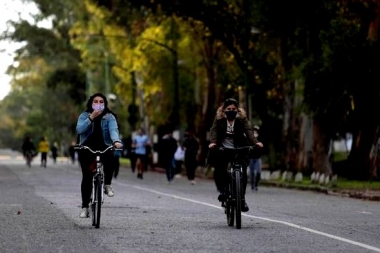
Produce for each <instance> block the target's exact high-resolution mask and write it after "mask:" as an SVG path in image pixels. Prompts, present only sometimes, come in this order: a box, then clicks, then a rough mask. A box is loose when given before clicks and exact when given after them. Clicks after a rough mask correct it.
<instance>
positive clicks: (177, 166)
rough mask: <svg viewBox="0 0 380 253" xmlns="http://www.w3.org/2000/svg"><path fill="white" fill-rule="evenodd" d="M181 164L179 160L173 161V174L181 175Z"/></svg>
mask: <svg viewBox="0 0 380 253" xmlns="http://www.w3.org/2000/svg"><path fill="white" fill-rule="evenodd" d="M182 164H183V161H181V160H175V174H176V175H177V174H180V175H181V173H182Z"/></svg>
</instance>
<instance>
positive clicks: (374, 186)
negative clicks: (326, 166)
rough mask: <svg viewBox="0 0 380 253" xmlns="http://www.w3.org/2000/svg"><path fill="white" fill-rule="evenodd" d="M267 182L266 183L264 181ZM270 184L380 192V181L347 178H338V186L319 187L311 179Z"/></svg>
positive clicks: (270, 181) (274, 181)
mask: <svg viewBox="0 0 380 253" xmlns="http://www.w3.org/2000/svg"><path fill="white" fill-rule="evenodd" d="M262 182H265V181H262ZM266 182H268V183H276V184H280V185H284V186H285V185H286V186H293V187H304V188H312V187H324V188H330V189H335V190H373V191H379V190H380V181H357V180H348V179H346V178H342V177H338V182H337V185H336V186H332V185H331V183H330V184H328V185H319V184H317V183H312V182H311V180H310V177H304V178H303V180H302V182H294V181H283V180H281V179H279V180H268V181H266ZM264 184H265V183H264Z"/></svg>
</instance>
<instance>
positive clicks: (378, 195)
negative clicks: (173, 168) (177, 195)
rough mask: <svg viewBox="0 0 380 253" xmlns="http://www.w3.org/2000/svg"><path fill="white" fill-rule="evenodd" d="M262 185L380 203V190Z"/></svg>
mask: <svg viewBox="0 0 380 253" xmlns="http://www.w3.org/2000/svg"><path fill="white" fill-rule="evenodd" d="M152 170H153V171H156V172H160V173H165V169H164V168H160V167H152ZM210 172H211V171H208V170H207V169H206V168H203V167H198V169H197V170H196V172H195V176H196V177H197V178H202V179H210V180H212V179H213V176H212V173H210ZM260 185H262V186H268V187H279V188H286V189H296V190H301V191H313V192H319V193H324V194H327V195H332V196H340V197H348V198H355V199H362V200H368V201H380V190H353V189H352V190H350V189H344V190H337V189H333V188H330V187H325V186H319V185H292V184H289V183H287V182H277V181H276V182H274V181H269V180H268V181H264V180H261V181H260Z"/></svg>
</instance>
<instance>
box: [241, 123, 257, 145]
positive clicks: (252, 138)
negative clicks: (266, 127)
mask: <svg viewBox="0 0 380 253" xmlns="http://www.w3.org/2000/svg"><path fill="white" fill-rule="evenodd" d="M243 125H244V134H245V136H246V137H247V139H248V142H249V144H251V145H255V144H256V143H257V142H258V141H257V139H256V137H255V135H254V133H253V129H252V127H251V124H250V123H249V121H248V119H246V118H245V119H244V121H243Z"/></svg>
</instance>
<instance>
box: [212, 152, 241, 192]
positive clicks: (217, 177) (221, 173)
mask: <svg viewBox="0 0 380 253" xmlns="http://www.w3.org/2000/svg"><path fill="white" fill-rule="evenodd" d="M233 158H234V155H233V154H232V153H231V151H228V150H224V151H222V152H219V154H218V157H217V159H216V161H215V170H214V181H215V185H216V188H217V189H218V191H219V192H220V193H225V192H226V190H227V186H228V184H229V182H228V180H229V176H228V171H227V168H228V163H229V162H231V161H232V160H233ZM247 181H248V177H247V167H246V166H244V164H243V175H242V183H243V185H242V196H243V198H244V196H245V190H246V187H247Z"/></svg>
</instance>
